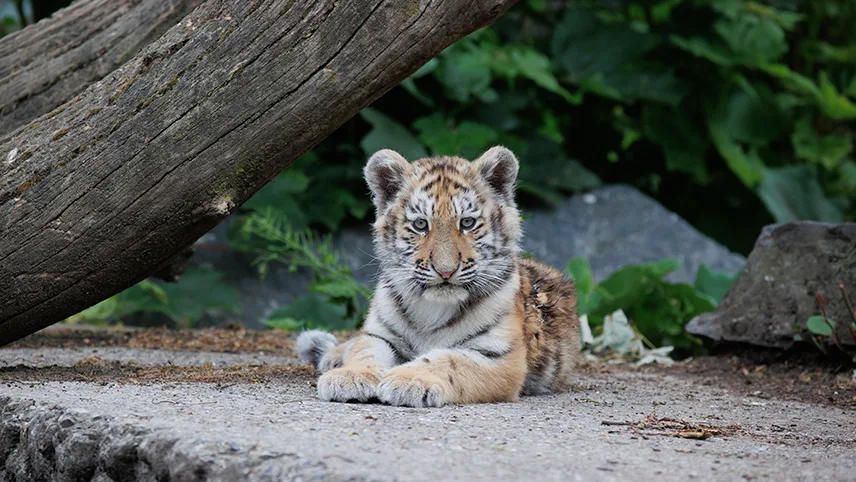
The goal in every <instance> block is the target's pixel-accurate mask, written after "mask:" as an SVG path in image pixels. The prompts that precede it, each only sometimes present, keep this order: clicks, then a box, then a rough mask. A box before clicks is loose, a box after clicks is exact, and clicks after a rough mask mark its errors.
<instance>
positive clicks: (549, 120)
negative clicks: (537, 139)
mask: <svg viewBox="0 0 856 482" xmlns="http://www.w3.org/2000/svg"><path fill="white" fill-rule="evenodd" d="M542 119H543V120H544V124H542V125H541V127H540V128H538V133H539V134H541V135H542V136H544V137H546V138H547V139H550V140H551V141H553V142H555V143H557V144H561V143H562V142H565V136H563V135H562V131H561V129H560V128H559V119H557V118H556V116H555V115H553V113H552V112H550V111H549V110H545V111H544V114H543V115H542Z"/></svg>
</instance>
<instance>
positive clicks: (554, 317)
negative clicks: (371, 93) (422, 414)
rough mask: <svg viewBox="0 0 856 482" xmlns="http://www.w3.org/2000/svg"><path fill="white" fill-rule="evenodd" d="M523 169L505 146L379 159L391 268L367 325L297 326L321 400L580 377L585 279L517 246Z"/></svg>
mask: <svg viewBox="0 0 856 482" xmlns="http://www.w3.org/2000/svg"><path fill="white" fill-rule="evenodd" d="M517 171H518V162H517V159H516V158H515V157H514V154H512V153H511V151H509V150H508V149H506V148H504V147H494V148H492V149H490V150H489V151H487V152H486V153H484V154H483V155H482V156H481V157H480V158H479V159H477V160H475V161H473V162H468V161H466V160H464V159H461V158H457V157H434V158H426V159H420V160H418V161H415V162H413V163H409V162H407V161H406V160H405V159H404V158H403V157H402V156H401V155H400V154H398V153H396V152H394V151H390V150H383V151H379V152H377V153H376V154H374V155H373V156H372V157H371V158H370V159H369V162H368V164H367V165H366V168H365V175H366V180H367V181H368V184H369V187H370V188H371V190H372V194H373V196H372V197H373V201H374V204H375V207H376V208H377V220H376V222H375V224H374V242H375V251H376V255H377V258H378V260H379V262H380V270H379V273H380V275H379V276H380V277H379V282H378V286H377V289H376V291H375V294H374V297H373V299H372V302H371V308H370V310H369V314H368V317H367V318H366V321H365V324H364V326H363V330H362V332H361V333H360V334H359V335H358V336H356V337H354V338H353V339H351V340H349V341H347V342H346V343H343V344H340V345H337V346H334V345H335V339H334V338H333V337H332V335H330V334H326V333H322V332H318V331H309V332H305V333H303V334H301V336H300V337H299V339H298V351H299V352H300V353H301V356H302V357H303V358H304V359H305V360H307V361H310V362H313V363H315V364H316V365H317V366H318V368H319V369H320V370H321V371H322V372H323V374H322V375H321V377H320V378H319V380H318V396H319V397H320V398H321V399H324V400H333V401H342V402H347V401H368V400H373V399H379V400H380V401H382V402H386V403H390V404H393V405H408V406H414V407H422V406H441V405H444V404H447V403H477V402H498V401H511V400H516V399H517V398H518V396H519V395H520V394H537V393H544V392H550V391H566V390H568V389H569V387H570V381H571V375H572V373H573V369H574V366H575V364H576V363H577V361H578V358H579V322H578V320H577V316H576V298H575V296H574V287H573V284H572V283H571V282H570V281H569V280H567V279H566V278H565V277H564V276H563V275H562V274H561V273H560V272H558V271H556V270H554V269H552V268H550V267H547V266H545V265H542V264H539V263H537V262H534V261H530V260H524V259H521V258H520V257H519V256H518V251H519V248H518V243H519V238H520V216H519V214H518V211H517V207H516V204H515V202H514V184H515V182H516V179H517Z"/></svg>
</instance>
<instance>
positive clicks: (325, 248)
mask: <svg viewBox="0 0 856 482" xmlns="http://www.w3.org/2000/svg"><path fill="white" fill-rule="evenodd" d="M229 242H230V248H232V249H234V250H237V251H240V252H246V253H252V254H255V255H256V259H255V261H254V263H255V264H256V265H257V266H258V270H259V274H260V276H262V277H264V276H265V275H266V274H267V272H268V269H269V265H270V263H274V262H275V263H282V264H285V265H287V266H288V269H289V270H290V271H292V272H294V271H297V270H298V269H300V268H305V269H308V270H309V271H310V272H311V273H312V277H313V281H312V283H311V284H310V285H309V291H310V292H311V293H312V294H310V295H308V296H304V297H301V298H299V299H297V300H295V301H294V302H292V303H291V304H290V305H289V306H287V307H285V308H283V309H280V310H278V311H276V312H275V313H273V314H272V315H271V316H270V318H269V319H268V320H265V321H264V323H265V324H266V325H268V326H270V327H273V328H284V329H298V328H301V327H309V326H317V327H325V328H328V329H345V328H354V327H357V326H358V325H359V324H360V323H361V321H362V318H363V315H364V312H365V300H367V299H369V298H370V297H371V291H370V290H369V288H368V287H366V286H364V285H363V284H361V283H360V282H359V281H357V280H356V279H354V277H353V275H352V274H351V269H350V268H348V267H347V266H345V265H343V264H342V262H341V261H340V260H339V256H338V254H337V253H336V252H335V251H334V250H333V247H332V242H331V240H330V237H329V236H327V237H320V236H318V235H316V234H314V233H313V232H312V231H307V230H303V231H298V230H295V229H294V228H292V227H291V225H290V224H289V223H288V222H287V221H285V220H282V219H281V218H280V217H279V216H278V215H277V213H276V212H275V211H274V210H272V209H265V210H264V211H255V212H252V213H249V214H247V215H244V216H242V217H241V219H240V222H239V223H237V224H236V225H235V228H234V229H232V230H231V231H230V233H229Z"/></svg>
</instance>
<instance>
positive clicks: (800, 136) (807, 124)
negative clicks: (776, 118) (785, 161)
mask: <svg viewBox="0 0 856 482" xmlns="http://www.w3.org/2000/svg"><path fill="white" fill-rule="evenodd" d="M791 144H793V146H794V151H795V152H796V155H797V157H799V158H801V159H805V160H807V161H810V162H814V163H817V164H821V165H823V166H824V167H826V168H827V169H833V168H834V167H835V166H837V165H838V163H839V161H841V160H842V159H844V158H845V157H846V156H847V155H848V154H850V151H852V150H853V140H852V138H851V137H850V136H849V135H835V134H833V135H828V136H819V135H817V133H816V132H815V131H814V128H813V127H812V125H811V121H810V120H809V119H808V118H803V119H800V121H799V122H797V124H796V130H795V131H794V133H793V134H791Z"/></svg>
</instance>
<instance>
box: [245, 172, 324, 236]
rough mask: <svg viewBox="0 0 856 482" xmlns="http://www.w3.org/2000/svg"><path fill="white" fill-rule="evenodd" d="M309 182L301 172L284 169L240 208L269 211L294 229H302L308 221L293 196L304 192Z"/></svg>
mask: <svg viewBox="0 0 856 482" xmlns="http://www.w3.org/2000/svg"><path fill="white" fill-rule="evenodd" d="M309 182H310V179H309V177H307V176H306V175H305V174H303V173H302V172H299V171H296V170H292V169H286V170H285V171H283V172H282V173H280V174H279V175H278V176H277V177H275V178H274V180H273V181H271V182H269V183H267V184H266V185H265V186H264V187H263V188H261V189H260V190H259V192H257V193H256V194H255V195H253V197H251V198H250V199H248V200H247V202H245V203H244V205H243V206H241V208H242V209H244V210H250V211H259V210H265V209H270V212H271V213H272V214H273V215H275V216H277V217H278V218H280V219H282V220H283V221H286V222H288V223H289V224H291V225H292V226H293V227H294V228H295V229H302V228H304V227H306V226H307V224H308V222H309V221H308V220H307V219H306V216H305V215H304V213H303V210H302V209H301V208H300V205H299V203H298V201H297V198H296V196H295V195H296V194H300V193H303V192H305V191H306V188H307V186H308V185H309Z"/></svg>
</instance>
